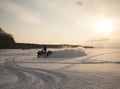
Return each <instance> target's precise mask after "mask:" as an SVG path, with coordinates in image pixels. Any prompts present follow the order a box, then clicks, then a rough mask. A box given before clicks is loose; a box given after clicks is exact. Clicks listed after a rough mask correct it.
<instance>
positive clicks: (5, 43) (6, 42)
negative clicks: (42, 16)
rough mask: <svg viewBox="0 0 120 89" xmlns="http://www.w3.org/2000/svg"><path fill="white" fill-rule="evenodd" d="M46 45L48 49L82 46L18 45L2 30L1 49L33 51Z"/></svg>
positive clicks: (0, 30) (0, 32)
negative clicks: (32, 49)
mask: <svg viewBox="0 0 120 89" xmlns="http://www.w3.org/2000/svg"><path fill="white" fill-rule="evenodd" d="M43 45H46V46H47V48H63V47H79V46H80V45H68V44H60V45H59V44H58V45H53V44H30V43H17V42H16V41H15V40H14V37H13V36H12V35H11V34H9V33H7V32H5V31H4V30H3V29H2V28H0V49H31V48H42V47H43Z"/></svg>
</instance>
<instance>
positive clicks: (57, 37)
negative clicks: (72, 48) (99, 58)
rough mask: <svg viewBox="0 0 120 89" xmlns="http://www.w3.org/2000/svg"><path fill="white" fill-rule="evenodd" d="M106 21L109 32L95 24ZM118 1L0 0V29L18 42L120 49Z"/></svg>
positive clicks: (119, 8)
mask: <svg viewBox="0 0 120 89" xmlns="http://www.w3.org/2000/svg"><path fill="white" fill-rule="evenodd" d="M102 19H107V20H110V21H112V22H113V23H114V27H113V28H112V30H111V32H108V33H101V32H99V31H98V30H97V28H96V24H97V23H98V22H99V20H102ZM119 23H120V0H0V27H1V28H3V30H5V31H6V32H8V33H11V34H12V35H13V36H14V38H15V40H16V41H17V42H25V43H40V44H80V45H81V44H88V45H96V46H104V45H107V46H119V45H120V25H119Z"/></svg>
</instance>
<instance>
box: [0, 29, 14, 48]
mask: <svg viewBox="0 0 120 89" xmlns="http://www.w3.org/2000/svg"><path fill="white" fill-rule="evenodd" d="M14 47H15V40H14V38H13V36H12V35H11V34H9V33H7V32H5V31H4V30H3V29H2V28H0V48H1V49H4V48H14Z"/></svg>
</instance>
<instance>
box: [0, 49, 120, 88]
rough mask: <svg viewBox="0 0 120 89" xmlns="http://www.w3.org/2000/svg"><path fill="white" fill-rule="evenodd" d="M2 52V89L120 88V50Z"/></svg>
mask: <svg viewBox="0 0 120 89" xmlns="http://www.w3.org/2000/svg"><path fill="white" fill-rule="evenodd" d="M38 50H40V49H29V50H22V49H0V89H120V49H119V48H93V49H92V48H91V49H83V48H66V49H65V48H64V49H48V50H52V51H53V54H51V55H50V56H49V57H40V58H37V54H36V53H37V51H38Z"/></svg>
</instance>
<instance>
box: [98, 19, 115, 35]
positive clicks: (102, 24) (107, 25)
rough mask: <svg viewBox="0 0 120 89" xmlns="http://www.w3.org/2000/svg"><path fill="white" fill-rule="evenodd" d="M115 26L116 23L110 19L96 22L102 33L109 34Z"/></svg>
mask: <svg viewBox="0 0 120 89" xmlns="http://www.w3.org/2000/svg"><path fill="white" fill-rule="evenodd" d="M113 27H114V23H113V21H111V20H108V19H101V20H99V21H98V22H97V23H96V28H97V30H98V31H99V32H100V33H103V34H109V33H110V32H111V31H112V30H113Z"/></svg>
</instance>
